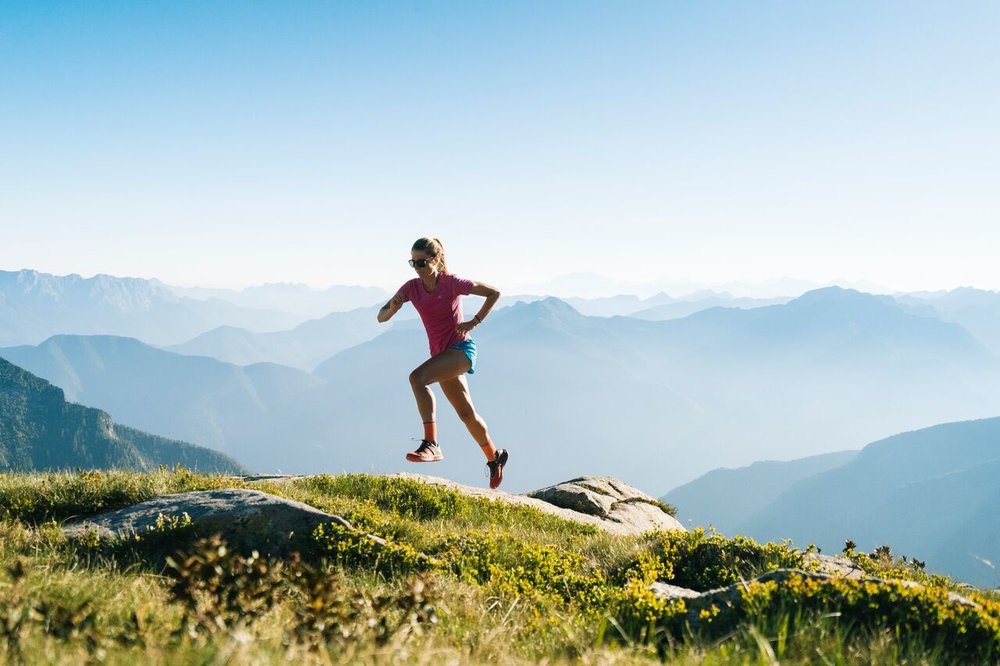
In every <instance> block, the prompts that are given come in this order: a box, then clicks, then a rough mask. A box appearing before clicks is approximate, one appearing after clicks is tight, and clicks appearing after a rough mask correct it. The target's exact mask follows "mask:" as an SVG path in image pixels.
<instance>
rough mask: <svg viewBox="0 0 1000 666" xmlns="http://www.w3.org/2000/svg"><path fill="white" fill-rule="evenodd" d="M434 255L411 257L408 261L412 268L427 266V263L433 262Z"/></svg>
mask: <svg viewBox="0 0 1000 666" xmlns="http://www.w3.org/2000/svg"><path fill="white" fill-rule="evenodd" d="M433 259H434V257H431V258H430V259H416V260H414V259H410V260H409V261H408V262H407V263H408V264H410V268H426V267H427V264H429V263H431V261H432V260H433Z"/></svg>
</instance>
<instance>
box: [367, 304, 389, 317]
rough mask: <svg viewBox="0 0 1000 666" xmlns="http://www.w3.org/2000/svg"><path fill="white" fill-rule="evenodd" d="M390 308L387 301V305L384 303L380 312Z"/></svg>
mask: <svg viewBox="0 0 1000 666" xmlns="http://www.w3.org/2000/svg"><path fill="white" fill-rule="evenodd" d="M388 309H389V304H388V303H386V304H385V305H383V306H382V309H381V310H379V312H385V311H386V310H388ZM368 316H369V317H370V316H371V315H368Z"/></svg>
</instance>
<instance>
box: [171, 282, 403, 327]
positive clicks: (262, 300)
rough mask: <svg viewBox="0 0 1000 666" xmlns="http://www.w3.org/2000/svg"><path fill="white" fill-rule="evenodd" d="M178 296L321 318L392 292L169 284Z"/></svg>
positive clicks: (302, 318) (337, 287) (298, 286)
mask: <svg viewBox="0 0 1000 666" xmlns="http://www.w3.org/2000/svg"><path fill="white" fill-rule="evenodd" d="M167 288H168V289H169V290H170V291H172V292H173V293H175V294H176V295H178V296H182V297H185V298H194V299H198V300H211V299H218V300H222V301H227V302H229V303H232V304H234V305H238V306H240V307H241V308H249V309H253V310H270V311H280V312H289V313H292V314H294V315H295V316H296V317H298V318H300V321H305V320H307V319H318V318H320V317H323V316H325V315H328V314H330V313H331V312H345V311H347V310H357V309H358V308H367V307H371V306H372V305H374V304H376V303H378V302H379V301H385V300H386V299H387V298H388V297H389V296H390V295H391V294H389V293H388V292H386V291H385V290H384V289H381V288H379V287H360V286H344V285H335V286H333V287H329V288H327V289H313V288H312V287H309V286H307V285H304V284H263V285H259V286H256V287H247V288H246V289H242V290H235V289H205V288H200V287H190V288H184V287H172V286H168V287H167Z"/></svg>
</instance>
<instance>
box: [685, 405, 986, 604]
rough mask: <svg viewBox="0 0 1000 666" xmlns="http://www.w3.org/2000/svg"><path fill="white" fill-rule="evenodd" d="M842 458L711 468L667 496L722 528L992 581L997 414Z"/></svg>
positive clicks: (695, 519)
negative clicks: (880, 552) (850, 545)
mask: <svg viewBox="0 0 1000 666" xmlns="http://www.w3.org/2000/svg"><path fill="white" fill-rule="evenodd" d="M843 459H844V462H843V464H839V465H838V464H836V463H837V462H839V461H838V459H837V458H833V457H826V458H824V459H822V460H820V459H816V458H813V459H805V460H795V461H791V462H789V463H784V464H773V463H772V464H766V465H762V464H756V465H751V466H750V467H746V468H742V469H736V470H724V471H723V470H718V471H714V472H711V473H709V474H706V475H705V476H703V477H701V478H699V479H697V480H695V481H693V482H691V483H688V484H686V485H684V486H681V487H679V488H676V489H674V490H673V491H671V492H669V493H668V494H667V495H666V496H665V499H666V500H667V501H669V502H671V503H674V502H676V504H677V506H678V511H679V515H680V516H681V517H682V518H691V524H701V525H706V524H708V523H713V524H715V525H716V526H717V528H718V529H719V531H721V532H723V533H725V534H730V535H732V534H737V533H739V534H746V535H748V536H751V537H753V538H755V539H758V540H761V541H771V540H778V539H785V538H790V539H792V540H793V541H794V542H795V543H796V544H798V545H802V546H804V545H806V544H809V543H815V544H817V545H819V546H820V547H821V548H822V549H823V550H824V551H825V552H834V553H835V552H839V551H840V549H841V548H843V546H844V542H845V540H847V539H851V540H853V541H854V542H856V543H857V544H858V547H859V548H861V549H862V550H865V551H869V552H870V551H871V550H873V549H875V548H876V547H878V546H880V545H883V544H884V545H888V546H890V548H891V549H892V551H893V552H895V553H896V554H902V555H908V556H910V557H917V558H918V559H920V560H922V561H926V562H927V565H928V569H930V570H932V571H940V572H943V573H948V574H949V575H952V576H955V577H957V578H959V579H960V580H964V581H967V582H969V583H972V584H973V585H977V586H981V587H997V586H1000V530H998V529H997V526H998V525H1000V418H991V419H981V420H975V421H965V422H958V423H948V424H943V425H938V426H934V427H931V428H925V429H922V430H917V431H913V432H907V433H903V434H899V435H895V436H892V437H889V438H886V439H883V440H880V441H877V442H874V443H872V444H869V445H868V446H866V447H864V448H863V449H862V450H861V451H860V452H859V453H857V454H856V455H851V454H844V456H843ZM824 467H825V468H826V469H823V468H824ZM796 477H798V478H797V480H796ZM723 484H725V485H723ZM726 486H728V490H727V489H726ZM725 500H728V502H729V503H730V504H731V505H732V506H733V507H735V506H737V505H744V504H745V505H746V506H747V508H746V509H744V508H738V509H733V508H726V507H724V506H720V503H722V502H723V501H725ZM713 512H716V515H717V516H719V520H716V519H715V518H714V517H712V515H711V514H712V513H713ZM684 522H685V524H688V521H687V519H685V520H684ZM984 560H985V561H986V562H989V563H991V564H992V566H990V564H987V563H985V562H984Z"/></svg>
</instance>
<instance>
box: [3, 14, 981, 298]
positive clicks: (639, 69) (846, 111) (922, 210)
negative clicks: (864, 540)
mask: <svg viewBox="0 0 1000 666" xmlns="http://www.w3.org/2000/svg"><path fill="white" fill-rule="evenodd" d="M998 34H1000V2H996V1H995V0H990V1H984V2H961V1H958V2H954V1H952V2H913V1H909V0H908V1H905V2H888V1H874V2H873V1H866V2H845V1H841V0H838V1H837V2H825V3H821V2H797V1H789V2H721V1H713V2H696V1H694V0H692V1H690V2H667V1H662V0H661V1H657V2H640V1H636V0H629V1H628V2H617V1H611V0H609V1H607V2H600V3H597V2H585V1H581V0H572V1H569V2H551V1H545V2H524V3H521V2H510V1H506V0H505V1H503V2H468V1H465V2H454V3H436V2H419V3H404V2H398V3H388V2H367V1H365V2H362V1H360V0H357V1H352V2H346V1H344V2H334V1H324V2H315V3H310V2H292V3H287V2H273V3H262V2H226V3H209V2H173V1H170V2H168V1H166V0H164V1H162V2H139V1H136V2H118V1H116V2H84V1H73V2H66V3H50V2H41V1H25V2H10V1H7V0H0V232H2V233H0V270H17V269H20V268H33V269H37V270H41V271H45V272H50V273H56V274H60V275H61V274H66V273H71V272H76V273H80V274H83V275H92V274H94V273H98V272H104V273H111V274H115V275H123V276H124V275H130V276H140V277H159V278H161V279H163V280H165V281H167V282H171V283H174V284H179V285H204V286H244V285H248V284H255V283H261V282H277V281H282V282H286V281H287V282H305V283H308V284H312V285H314V286H328V285H330V284H376V285H380V286H385V287H387V288H395V287H396V286H397V285H398V284H399V283H400V282H402V281H403V280H405V279H408V278H409V277H411V276H412V272H411V271H410V269H409V268H408V267H407V266H406V265H405V263H404V261H405V259H407V257H408V255H409V246H410V244H411V243H412V241H413V240H414V239H415V238H416V237H418V236H421V235H436V236H438V237H440V238H441V239H442V240H443V241H444V243H445V247H446V248H447V250H448V251H449V255H450V263H451V265H452V269H453V270H454V271H455V272H458V273H461V274H463V275H467V276H468V277H471V278H473V279H478V280H481V281H484V282H489V283H493V284H495V285H497V286H499V287H501V289H504V290H509V289H511V288H515V289H516V287H517V286H518V285H523V284H530V283H539V282H543V281H545V280H548V279H550V278H552V277H555V276H558V275H561V274H564V273H569V272H576V271H592V272H597V273H602V274H605V275H608V276H612V277H615V278H616V279H620V280H622V281H643V280H651V279H654V278H661V277H665V278H671V279H691V280H700V281H706V282H722V281H727V280H736V279H751V280H762V279H766V278H771V277H778V276H795V277H798V278H805V279H813V280H827V279H831V278H846V279H855V280H870V281H874V282H878V283H882V284H886V285H889V286H892V287H896V288H901V289H916V288H937V287H952V286H958V285H962V284H971V285H975V286H980V287H984V288H992V289H1000V261H998V260H997V254H998V250H997V248H1000V39H997V35H998Z"/></svg>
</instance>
